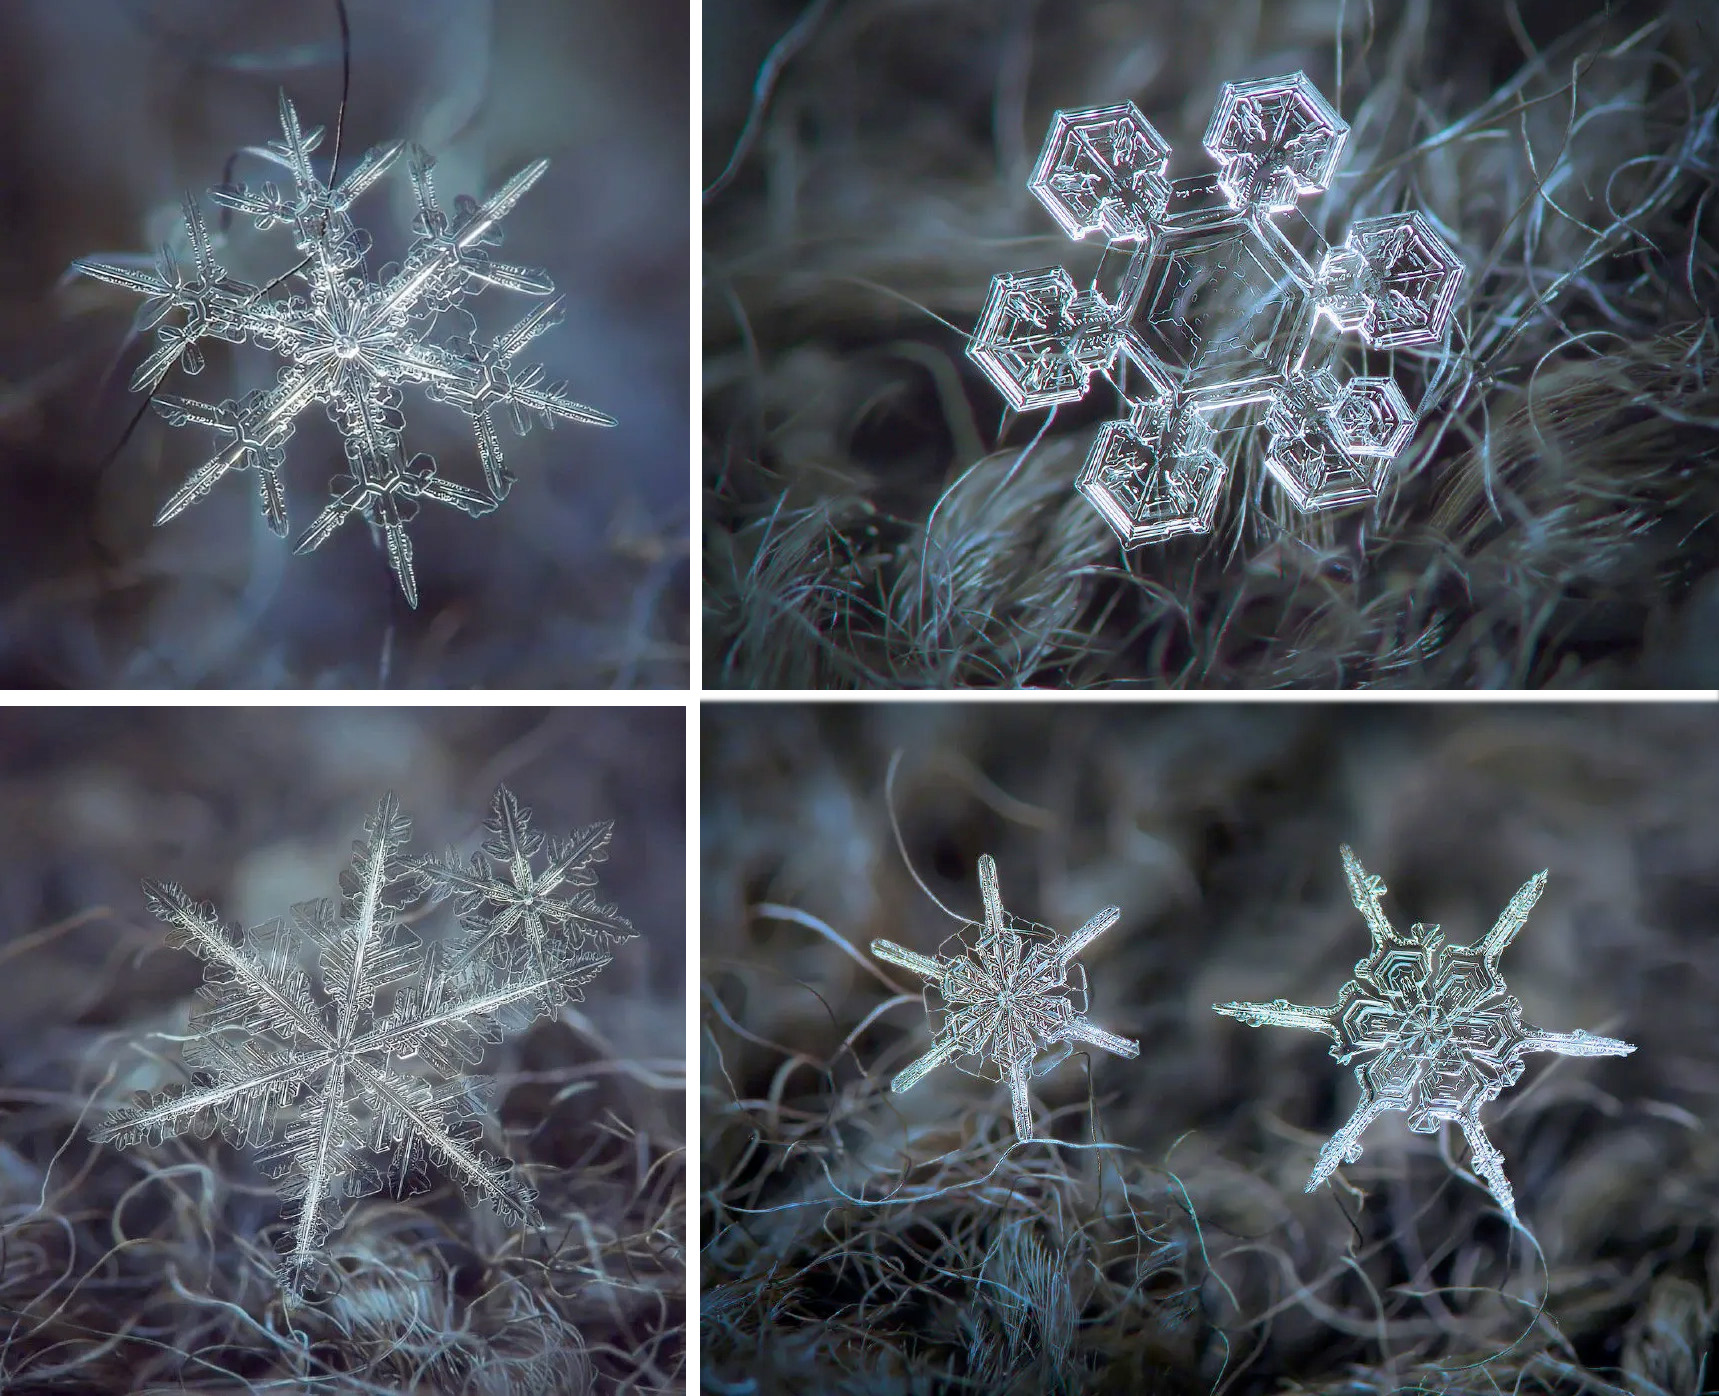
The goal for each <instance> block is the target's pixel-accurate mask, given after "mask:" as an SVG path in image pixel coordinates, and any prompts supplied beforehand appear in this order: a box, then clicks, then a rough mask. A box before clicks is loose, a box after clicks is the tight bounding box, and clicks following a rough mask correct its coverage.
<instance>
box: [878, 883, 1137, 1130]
mask: <svg viewBox="0 0 1719 1396" xmlns="http://www.w3.org/2000/svg"><path fill="white" fill-rule="evenodd" d="M979 893H980V896H981V897H982V898H983V900H984V903H985V926H984V931H983V932H982V934H981V935H980V937H979V944H978V948H977V949H976V950H974V951H971V952H968V951H966V949H965V947H963V951H962V953H960V954H957V955H951V956H944V957H941V958H938V959H933V958H931V957H930V956H929V955H919V954H915V953H914V952H913V951H911V950H906V949H903V948H902V947H901V946H899V945H897V944H896V943H895V942H894V941H890V940H874V941H873V942H872V943H871V953H872V954H874V955H876V956H877V957H878V959H880V960H886V961H888V962H889V963H890V964H892V965H900V966H901V968H903V969H907V970H912V971H913V972H914V973H915V974H917V975H920V976H922V977H923V978H924V979H926V980H927V981H928V983H929V984H930V985H931V987H932V988H934V989H935V990H936V991H937V993H938V995H939V997H940V998H941V1000H942V1007H941V1008H939V1007H936V1006H933V1005H932V1004H931V1003H930V1002H929V1000H928V1001H927V1006H926V1008H927V1012H928V1013H930V1014H935V1015H939V1016H940V1018H941V1021H940V1022H939V1023H938V1025H937V1027H936V1028H935V1030H934V1032H933V1036H934V1038H935V1042H934V1043H933V1045H932V1048H931V1050H930V1051H929V1052H927V1053H926V1054H925V1055H924V1056H922V1057H920V1058H919V1059H918V1060H917V1061H915V1062H913V1063H912V1064H911V1065H910V1066H908V1067H907V1068H905V1069H904V1070H903V1071H901V1072H900V1073H898V1074H897V1076H896V1077H895V1079H894V1080H893V1081H891V1082H890V1086H889V1088H890V1089H891V1090H892V1091H905V1090H909V1089H911V1088H912V1087H913V1086H914V1085H915V1084H917V1082H918V1081H919V1079H920V1078H921V1077H922V1076H924V1075H925V1074H926V1073H927V1072H929V1071H931V1070H932V1069H933V1068H934V1067H939V1066H942V1065H943V1064H944V1063H946V1062H954V1063H955V1064H956V1065H957V1066H961V1069H962V1070H966V1071H972V1072H973V1073H974V1074H977V1075H983V1074H984V1072H983V1070H982V1068H983V1067H984V1066H985V1064H986V1063H987V1062H989V1063H992V1064H994V1066H995V1069H996V1072H997V1073H998V1075H997V1076H991V1077H987V1079H993V1080H994V1079H998V1077H1000V1079H1002V1080H1004V1081H1007V1082H1008V1084H1009V1095H1010V1097H1011V1099H1012V1101H1013V1105H1014V1114H1015V1134H1016V1136H1017V1137H1018V1138H1021V1139H1031V1138H1032V1137H1033V1112H1032V1102H1031V1100H1030V1099H1029V1098H1028V1096H1027V1076H1028V1074H1029V1072H1030V1071H1031V1068H1032V1064H1033V1058H1034V1057H1035V1056H1037V1055H1038V1054H1039V1052H1041V1051H1042V1050H1044V1049H1045V1048H1046V1047H1052V1046H1055V1045H1057V1044H1059V1043H1074V1042H1087V1043H1090V1044H1091V1045H1092V1046H1094V1047H1102V1048H1103V1049H1104V1050H1105V1051H1106V1052H1114V1053H1115V1054H1116V1055H1117V1056H1119V1057H1135V1056H1138V1055H1139V1054H1140V1044H1139V1043H1137V1042H1131V1041H1129V1040H1128V1039H1127V1038H1125V1037H1118V1036H1117V1035H1116V1034H1115V1033H1111V1032H1106V1031H1105V1030H1104V1029H1103V1028H1101V1027H1099V1026H1097V1025H1096V1024H1094V1023H1090V1022H1088V1021H1087V1019H1086V1017H1085V1013H1086V974H1085V971H1084V970H1083V969H1082V968H1081V966H1080V965H1078V964H1076V963H1075V956H1076V955H1078V954H1080V952H1081V951H1082V950H1084V949H1085V948H1086V947H1087V946H1088V945H1090V944H1091V943H1092V942H1093V941H1095V940H1097V939H1098V937H1099V936H1100V935H1102V934H1103V933H1104V932H1105V931H1107V930H1109V929H1110V928H1111V927H1112V926H1114V925H1115V924H1116V920H1117V918H1118V917H1119V916H1121V915H1122V908H1121V907H1115V906H1107V907H1105V908H1104V910H1103V911H1101V912H1099V913H1098V914H1097V915H1096V916H1094V917H1093V918H1092V919H1091V920H1090V921H1088V922H1087V923H1086V924H1085V925H1084V926H1082V927H1081V928H1080V929H1079V930H1078V931H1076V932H1075V933H1074V934H1073V935H1071V936H1067V937H1064V938H1062V939H1060V940H1059V939H1052V938H1049V937H1047V936H1046V935H1045V934H1043V933H1042V932H1039V931H1037V930H1036V929H1030V930H1028V931H1026V932H1025V933H1023V932H1021V931H1018V930H1016V929H1015V928H1014V927H1013V926H1011V925H1010V924H1009V917H1008V915H1007V913H1006V912H1004V910H1003V901H1002V897H1001V895H1000V894H999V893H998V891H997V864H996V862H995V860H993V859H992V858H991V856H990V855H989V854H984V855H982V856H981V857H980V859H979ZM1071 969H1072V970H1074V971H1075V972H1076V974H1077V975H1078V976H1079V982H1078V983H1077V984H1076V985H1072V986H1071V985H1070V983H1069V979H1068V977H1069V971H1070V970H1071ZM928 992H929V990H928ZM1077 999H1078V1004H1077V1002H1076V1000H1077ZM962 1057H968V1058H975V1059H977V1066H965V1065H962V1063H961V1062H960V1061H959V1060H958V1059H959V1058H962Z"/></svg>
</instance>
